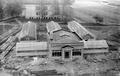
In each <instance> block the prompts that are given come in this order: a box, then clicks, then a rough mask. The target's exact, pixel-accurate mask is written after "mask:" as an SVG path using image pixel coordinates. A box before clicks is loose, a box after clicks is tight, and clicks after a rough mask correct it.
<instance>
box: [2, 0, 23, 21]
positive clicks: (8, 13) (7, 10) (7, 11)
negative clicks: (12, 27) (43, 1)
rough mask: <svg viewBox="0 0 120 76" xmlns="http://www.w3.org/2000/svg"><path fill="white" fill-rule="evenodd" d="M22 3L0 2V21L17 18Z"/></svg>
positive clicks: (14, 1) (10, 0) (20, 11)
mask: <svg viewBox="0 0 120 76" xmlns="http://www.w3.org/2000/svg"><path fill="white" fill-rule="evenodd" d="M22 10H23V6H22V3H20V2H18V1H17V0H13V1H12V0H0V19H3V18H5V17H12V16H18V15H20V14H21V13H22Z"/></svg>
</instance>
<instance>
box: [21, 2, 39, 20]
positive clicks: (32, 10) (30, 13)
mask: <svg viewBox="0 0 120 76" xmlns="http://www.w3.org/2000/svg"><path fill="white" fill-rule="evenodd" d="M23 12H25V13H24V16H25V17H26V18H30V17H33V18H36V17H37V15H36V5H32V4H27V5H25V10H24V11H23Z"/></svg>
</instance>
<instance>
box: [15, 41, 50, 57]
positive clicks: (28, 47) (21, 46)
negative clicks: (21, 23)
mask: <svg viewBox="0 0 120 76" xmlns="http://www.w3.org/2000/svg"><path fill="white" fill-rule="evenodd" d="M47 54H48V44H47V42H34V41H24V42H18V43H17V44H16V56H46V55H47Z"/></svg>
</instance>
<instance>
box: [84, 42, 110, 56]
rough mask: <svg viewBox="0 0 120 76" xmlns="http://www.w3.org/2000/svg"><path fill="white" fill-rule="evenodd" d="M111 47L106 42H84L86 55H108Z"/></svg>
mask: <svg viewBox="0 0 120 76" xmlns="http://www.w3.org/2000/svg"><path fill="white" fill-rule="evenodd" d="M108 50H109V46H108V44H107V42H106V40H90V41H84V51H83V53H84V54H97V53H108Z"/></svg>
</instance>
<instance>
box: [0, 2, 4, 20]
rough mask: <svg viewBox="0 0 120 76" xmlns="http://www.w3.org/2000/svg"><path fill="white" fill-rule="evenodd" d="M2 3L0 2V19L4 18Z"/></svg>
mask: <svg viewBox="0 0 120 76" xmlns="http://www.w3.org/2000/svg"><path fill="white" fill-rule="evenodd" d="M3 11H4V10H3V1H2V0H0V19H2V18H3V17H4V12H3Z"/></svg>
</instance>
